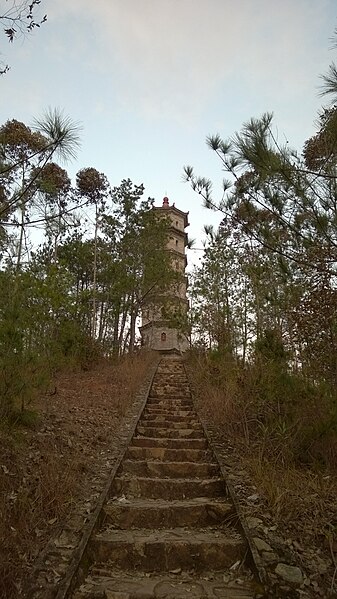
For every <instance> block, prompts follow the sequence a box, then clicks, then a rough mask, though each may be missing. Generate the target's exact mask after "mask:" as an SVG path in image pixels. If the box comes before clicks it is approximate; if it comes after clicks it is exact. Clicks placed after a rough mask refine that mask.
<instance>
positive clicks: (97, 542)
mask: <svg viewBox="0 0 337 599" xmlns="http://www.w3.org/2000/svg"><path fill="white" fill-rule="evenodd" d="M236 520H237V519H236V515H235V512H234V508H233V506H232V504H231V503H230V501H229V500H228V499H227V498H226V487H225V483H224V481H223V479H222V477H221V473H220V471H219V467H218V464H217V463H216V462H215V460H214V457H213V455H212V452H211V451H210V449H209V446H208V442H207V439H206V437H205V435H204V432H203V429H202V426H201V424H200V422H199V420H198V417H197V415H196V412H195V410H194V408H193V402H192V398H191V393H190V389H189V385H188V381H187V378H186V374H185V370H184V366H183V363H182V361H181V359H180V358H178V357H173V356H172V357H171V356H170V357H164V358H163V359H162V360H161V362H160V364H159V367H158V370H157V372H156V375H155V377H154V380H153V384H152V388H151V391H150V395H149V398H148V401H147V403H146V406H145V409H144V411H143V413H142V415H141V418H140V420H139V423H138V426H137V429H136V432H135V435H134V436H133V439H132V441H131V444H130V446H129V448H128V450H127V452H126V454H125V457H124V459H123V461H122V463H121V466H120V468H119V471H118V472H117V476H116V477H115V479H114V481H113V484H112V487H111V493H110V499H109V500H108V501H107V503H106V505H105V506H104V523H103V525H102V527H101V529H100V530H99V531H98V532H97V534H95V536H93V537H92V538H91V540H90V543H89V547H88V559H89V562H90V563H91V564H92V565H91V568H90V571H89V575H88V576H87V578H86V580H85V582H84V583H83V584H82V586H81V587H80V588H79V589H78V590H76V591H75V592H74V594H73V599H103V598H106V599H140V598H141V599H149V598H152V597H157V598H165V597H171V598H180V599H182V598H184V597H205V598H211V597H212V598H215V597H223V598H226V599H252V598H253V597H254V592H253V590H252V589H253V582H252V578H253V577H252V574H251V573H250V571H249V570H248V569H247V567H246V566H245V564H244V561H245V556H246V553H247V547H246V543H245V540H244V539H243V537H242V536H241V535H240V533H239V532H238V530H237V529H236V527H235V523H236Z"/></svg>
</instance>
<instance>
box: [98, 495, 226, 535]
mask: <svg viewBox="0 0 337 599" xmlns="http://www.w3.org/2000/svg"><path fill="white" fill-rule="evenodd" d="M104 513H105V520H104V521H105V522H106V524H112V525H113V526H114V527H115V528H121V529H129V528H155V529H158V528H175V527H177V526H178V527H179V526H181V527H183V526H189V527H192V528H196V527H197V528H200V527H204V526H212V525H213V526H214V525H220V526H221V525H223V524H226V522H227V521H228V520H229V519H231V518H232V517H233V514H234V511H233V506H232V505H231V504H230V503H228V502H227V501H226V500H224V499H218V500H216V499H208V498H203V497H198V498H196V499H184V500H182V501H181V500H175V501H174V500H173V501H166V500H163V499H132V500H131V501H128V500H127V499H125V498H123V497H122V498H120V499H111V500H110V501H109V502H108V503H107V504H106V505H105V507H104Z"/></svg>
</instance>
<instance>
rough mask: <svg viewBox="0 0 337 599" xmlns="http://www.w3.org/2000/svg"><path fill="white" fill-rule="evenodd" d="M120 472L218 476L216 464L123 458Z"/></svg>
mask: <svg viewBox="0 0 337 599" xmlns="http://www.w3.org/2000/svg"><path fill="white" fill-rule="evenodd" d="M119 473H122V474H133V475H135V476H140V477H142V478H143V477H146V476H148V477H150V478H155V477H156V476H158V478H166V477H170V478H184V477H188V478H194V477H196V478H211V477H214V476H220V470H219V466H218V464H214V463H213V464H210V463H208V464H207V463H206V464H203V463H196V464H195V463H192V462H151V461H139V460H124V461H123V463H122V466H121V471H120V472H119Z"/></svg>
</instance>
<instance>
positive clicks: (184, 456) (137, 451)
mask: <svg viewBox="0 0 337 599" xmlns="http://www.w3.org/2000/svg"><path fill="white" fill-rule="evenodd" d="M126 458H127V459H132V460H134V459H136V460H152V461H154V460H159V461H160V462H194V463H196V462H212V459H213V457H212V453H211V452H210V451H209V450H205V449H167V448H166V447H137V446H132V445H129V448H128V450H127V453H126Z"/></svg>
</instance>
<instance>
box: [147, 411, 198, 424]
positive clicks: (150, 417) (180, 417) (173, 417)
mask: <svg viewBox="0 0 337 599" xmlns="http://www.w3.org/2000/svg"><path fill="white" fill-rule="evenodd" d="M142 420H147V421H149V422H165V423H166V422H195V423H198V424H200V422H199V420H198V418H197V417H196V415H195V414H193V412H189V413H186V414H185V413H182V414H181V413H180V414H172V413H170V412H167V413H163V414H153V413H150V414H149V413H148V412H146V411H144V412H143V414H142Z"/></svg>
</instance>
